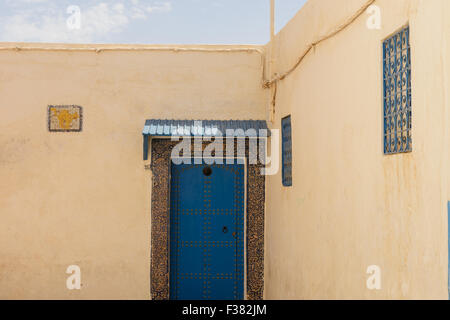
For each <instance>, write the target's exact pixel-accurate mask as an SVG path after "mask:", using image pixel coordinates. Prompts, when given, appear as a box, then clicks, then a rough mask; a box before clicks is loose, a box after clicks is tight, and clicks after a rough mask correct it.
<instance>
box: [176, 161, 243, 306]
mask: <svg viewBox="0 0 450 320" xmlns="http://www.w3.org/2000/svg"><path fill="white" fill-rule="evenodd" d="M170 197H171V198H170V207H171V212H170V298H171V299H179V300H240V299H243V293H244V292H243V282H244V243H243V235H244V166H243V165H239V164H232V165H217V164H214V165H206V164H201V165H199V164H180V165H176V164H173V163H172V165H171V194H170Z"/></svg>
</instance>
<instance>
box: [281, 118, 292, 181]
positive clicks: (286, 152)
mask: <svg viewBox="0 0 450 320" xmlns="http://www.w3.org/2000/svg"><path fill="white" fill-rule="evenodd" d="M281 143H282V145H281V148H282V180H283V186H285V187H290V186H292V128H291V116H287V117H285V118H283V119H281Z"/></svg>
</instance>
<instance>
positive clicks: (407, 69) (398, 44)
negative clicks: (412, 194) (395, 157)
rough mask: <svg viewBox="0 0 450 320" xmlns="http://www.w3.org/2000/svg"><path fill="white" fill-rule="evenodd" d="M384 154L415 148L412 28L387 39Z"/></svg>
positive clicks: (384, 63)
mask: <svg viewBox="0 0 450 320" xmlns="http://www.w3.org/2000/svg"><path fill="white" fill-rule="evenodd" d="M383 92H384V101H383V105H384V107H383V109H384V154H386V155H388V154H396V153H404V152H411V151H412V138H411V128H412V126H411V115H412V113H411V48H410V42H409V27H404V28H403V29H401V30H400V31H399V32H397V33H395V34H394V35H392V36H391V37H389V38H388V39H386V40H385V41H384V42H383Z"/></svg>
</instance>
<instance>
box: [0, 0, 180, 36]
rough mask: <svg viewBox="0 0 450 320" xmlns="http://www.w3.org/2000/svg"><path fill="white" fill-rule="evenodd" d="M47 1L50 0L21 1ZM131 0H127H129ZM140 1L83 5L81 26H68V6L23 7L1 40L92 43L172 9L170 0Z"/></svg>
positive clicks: (6, 24)
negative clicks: (86, 6)
mask: <svg viewBox="0 0 450 320" xmlns="http://www.w3.org/2000/svg"><path fill="white" fill-rule="evenodd" d="M21 1H29V2H31V1H32V2H43V1H46V0H21ZM125 1H127V0H125ZM143 2H144V1H139V0H128V1H127V4H124V3H122V2H116V3H112V4H111V3H106V2H101V3H98V4H96V5H94V6H91V7H88V8H81V28H80V29H75V30H70V29H69V28H68V27H67V23H66V22H67V19H68V18H69V15H68V14H66V12H65V8H64V10H63V9H62V8H58V10H57V9H55V7H51V6H47V7H45V8H44V7H42V8H39V10H36V9H35V10H30V9H28V10H21V11H20V13H16V14H15V15H12V16H10V17H9V18H6V19H5V20H4V22H2V32H1V35H0V41H37V42H74V43H83V42H84V43H88V42H95V41H104V40H102V39H105V38H107V37H108V36H110V35H112V34H114V33H119V32H121V31H123V30H124V29H125V28H126V26H127V25H128V24H129V23H130V22H131V21H132V20H134V19H146V18H148V17H149V14H153V13H158V12H159V13H162V12H170V11H171V10H172V6H171V3H170V2H167V1H165V2H154V3H153V5H151V4H149V3H148V1H145V2H147V4H145V3H143Z"/></svg>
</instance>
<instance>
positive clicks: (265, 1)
mask: <svg viewBox="0 0 450 320" xmlns="http://www.w3.org/2000/svg"><path fill="white" fill-rule="evenodd" d="M275 1H276V19H275V21H276V31H278V30H280V29H281V28H282V27H283V26H284V25H285V24H286V23H287V22H288V21H289V20H290V19H291V18H292V17H293V16H294V15H295V14H296V13H297V11H298V10H299V9H300V8H301V7H302V6H303V5H304V4H305V2H306V1H307V0H275ZM269 38H270V0H0V42H2V41H13V42H57V43H116V44H117V43H135V44H266V43H267V42H268V41H269Z"/></svg>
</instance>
